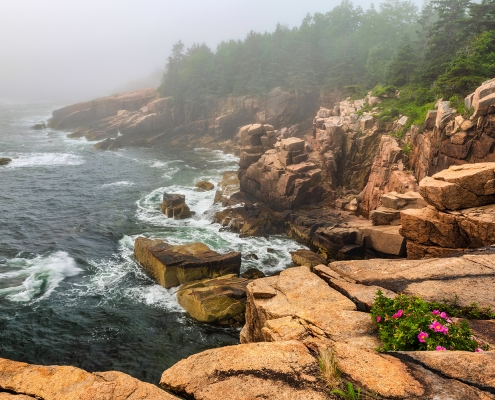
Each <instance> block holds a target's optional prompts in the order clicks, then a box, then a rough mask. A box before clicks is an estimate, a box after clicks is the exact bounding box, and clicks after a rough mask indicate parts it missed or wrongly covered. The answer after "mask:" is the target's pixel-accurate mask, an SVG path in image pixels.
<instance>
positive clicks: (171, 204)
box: [160, 193, 192, 219]
mask: <svg viewBox="0 0 495 400" xmlns="http://www.w3.org/2000/svg"><path fill="white" fill-rule="evenodd" d="M160 209H161V210H162V213H164V214H165V215H166V216H167V217H168V218H174V219H184V218H189V217H191V215H192V213H191V210H190V208H189V206H188V205H187V204H186V196H184V195H183V194H169V193H163V202H162V204H160Z"/></svg>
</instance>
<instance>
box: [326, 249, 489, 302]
mask: <svg viewBox="0 0 495 400" xmlns="http://www.w3.org/2000/svg"><path fill="white" fill-rule="evenodd" d="M328 266H329V268H330V269H332V270H334V271H336V272H337V273H339V274H340V275H342V276H343V277H346V278H350V279H353V280H355V281H356V282H357V283H361V284H364V285H376V286H380V287H383V288H386V289H389V290H392V291H394V292H397V293H399V292H401V293H406V294H409V295H420V296H421V297H423V298H424V299H425V300H428V301H443V300H453V299H454V298H455V296H457V297H458V300H459V303H460V305H461V306H469V305H471V303H473V302H476V303H478V305H479V306H480V307H486V306H490V307H492V308H495V254H485V255H482V254H468V255H464V256H462V257H453V258H443V259H439V258H431V259H423V260H380V259H372V260H354V261H336V262H333V263H330V264H329V265H328Z"/></svg>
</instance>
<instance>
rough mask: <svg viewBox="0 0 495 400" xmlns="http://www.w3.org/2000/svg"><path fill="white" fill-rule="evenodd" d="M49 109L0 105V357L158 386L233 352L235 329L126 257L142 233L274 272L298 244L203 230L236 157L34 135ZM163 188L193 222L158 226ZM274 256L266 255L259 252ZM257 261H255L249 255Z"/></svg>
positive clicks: (46, 106)
mask: <svg viewBox="0 0 495 400" xmlns="http://www.w3.org/2000/svg"><path fill="white" fill-rule="evenodd" d="M60 106H62V105H60V104H53V103H42V104H13V103H6V102H3V103H2V102H0V157H10V158H13V162H12V163H10V164H9V165H8V166H5V167H0V357H4V358H10V359H13V360H17V361H25V362H29V363H36V364H44V365H49V364H58V365H74V366H77V367H81V368H84V369H86V370H88V371H105V370H118V371H122V372H125V373H128V374H130V375H132V376H134V377H136V378H139V379H142V380H145V381H149V382H152V383H155V384H156V383H158V381H159V378H160V375H161V373H162V372H163V371H164V370H165V369H166V368H168V367H170V366H171V365H173V364H174V363H175V362H177V361H178V360H180V359H182V358H184V357H187V356H189V355H191V354H194V353H197V352H200V351H203V350H205V349H208V348H213V347H218V346H224V345H229V344H236V343H238V342H239V330H238V329H232V328H222V327H216V326H212V325H207V324H202V323H198V322H196V321H194V320H192V319H191V318H190V317H189V316H188V315H187V314H186V313H185V312H184V311H183V310H182V309H181V307H180V306H179V305H178V303H177V301H176V297H175V291H176V289H170V290H166V289H164V288H162V287H161V286H159V285H157V284H155V283H154V281H153V280H152V279H151V278H150V277H149V276H148V275H147V274H146V273H145V272H144V271H143V270H142V269H141V268H140V266H139V265H138V264H137V263H136V262H135V260H134V258H133V243H134V239H135V238H136V237H138V236H140V235H142V236H146V237H151V238H160V239H163V240H165V241H167V242H170V243H174V244H182V243H188V242H194V241H200V242H203V243H205V244H207V245H208V246H210V247H211V248H212V249H214V250H216V251H218V252H221V253H226V252H229V251H241V252H242V254H243V264H242V269H247V268H250V267H256V268H259V269H261V270H262V271H264V272H265V273H268V274H269V273H274V272H276V271H280V270H282V269H285V268H286V267H287V266H289V265H290V263H291V261H290V256H289V253H288V252H289V251H290V250H293V249H297V248H300V247H301V246H300V245H298V244H296V243H294V242H293V241H292V240H290V239H288V238H287V237H284V236H280V237H271V238H269V239H265V238H243V239H240V238H239V237H238V235H236V234H234V233H231V232H221V231H219V228H220V226H219V225H217V224H213V223H211V215H212V213H213V212H214V211H215V210H216V209H218V206H214V205H213V197H214V191H210V192H196V191H195V190H194V184H195V182H197V181H198V180H209V181H211V182H214V183H216V182H218V180H219V179H220V177H221V174H222V172H223V171H225V170H235V169H237V158H236V157H234V156H232V155H226V154H222V153H221V152H218V151H210V150H205V149H195V150H192V151H177V150H175V149H173V150H171V149H168V150H167V149H153V148H151V149H123V150H117V151H100V150H95V149H93V147H92V145H93V143H89V142H87V141H86V140H85V139H68V138H66V137H65V135H66V133H65V132H58V131H54V130H51V129H46V130H42V131H34V130H31V129H29V128H30V126H32V125H34V124H35V123H38V122H40V121H46V120H47V119H48V118H49V116H50V113H51V111H52V110H53V109H56V108H58V107H60ZM164 191H167V192H170V193H182V194H185V195H186V202H187V203H188V205H189V206H190V207H191V209H192V210H193V211H195V212H196V215H195V216H194V217H193V218H192V219H188V220H180V221H176V220H171V219H167V218H166V217H165V216H164V215H163V214H161V212H160V211H159V204H160V202H161V197H162V194H163V192H164ZM268 248H271V249H273V250H274V251H270V252H268V251H267V249H268ZM253 253H255V254H256V255H257V256H258V259H257V260H254V259H252V258H251V257H246V256H249V255H250V254H253Z"/></svg>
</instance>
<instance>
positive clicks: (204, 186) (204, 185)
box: [194, 181, 215, 192]
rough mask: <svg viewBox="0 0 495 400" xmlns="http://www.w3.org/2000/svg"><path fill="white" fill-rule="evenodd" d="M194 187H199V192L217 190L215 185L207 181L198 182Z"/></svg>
mask: <svg viewBox="0 0 495 400" xmlns="http://www.w3.org/2000/svg"><path fill="white" fill-rule="evenodd" d="M194 186H196V187H197V190H198V191H199V192H205V191H209V190H213V189H214V188H215V185H214V184H213V183H211V182H207V181H199V182H196V184H195V185H194Z"/></svg>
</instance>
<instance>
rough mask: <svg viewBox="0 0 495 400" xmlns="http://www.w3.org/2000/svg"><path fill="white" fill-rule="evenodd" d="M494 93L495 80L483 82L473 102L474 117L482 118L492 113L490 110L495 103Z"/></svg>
mask: <svg viewBox="0 0 495 400" xmlns="http://www.w3.org/2000/svg"><path fill="white" fill-rule="evenodd" d="M494 93H495V79H491V80H489V81H486V82H483V83H482V85H481V86H479V87H478V88H477V89H476V90H475V92H474V94H473V97H472V100H471V104H472V107H473V108H474V114H473V117H481V116H484V115H486V114H488V113H489V112H490V111H491V110H490V108H491V106H492V104H494V103H495V96H494ZM468 97H469V96H468ZM468 103H469V101H468ZM469 108H470V107H469Z"/></svg>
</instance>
